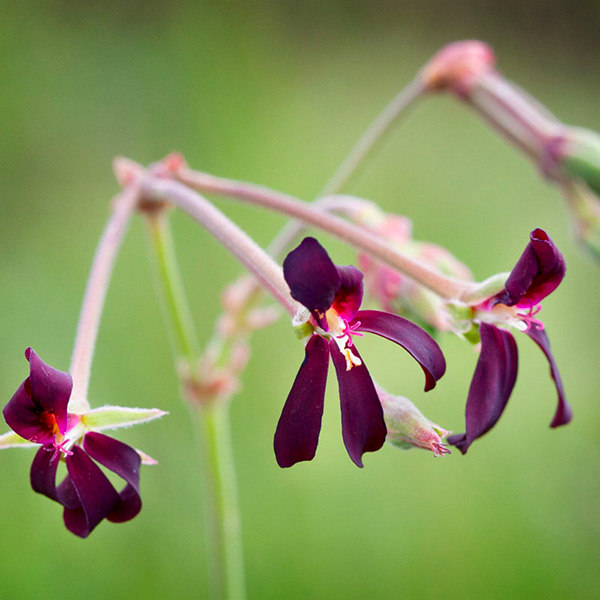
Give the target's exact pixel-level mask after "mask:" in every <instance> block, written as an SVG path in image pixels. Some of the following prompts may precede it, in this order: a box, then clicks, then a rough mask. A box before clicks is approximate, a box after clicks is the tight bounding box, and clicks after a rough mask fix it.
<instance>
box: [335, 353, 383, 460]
mask: <svg viewBox="0 0 600 600" xmlns="http://www.w3.org/2000/svg"><path fill="white" fill-rule="evenodd" d="M329 345H330V350H331V358H332V359H333V364H334V366H335V371H336V375H337V380H338V385H339V388H340V406H341V409H342V437H343V438H344V445H345V446H346V450H347V451H348V454H349V455H350V458H351V459H352V461H353V462H354V464H355V465H356V466H358V467H362V466H363V463H362V455H363V454H364V453H365V452H375V451H376V450H379V449H380V448H381V447H382V446H383V444H384V442H385V436H386V434H387V429H386V426H385V422H384V420H383V409H382V408H381V403H380V401H379V396H378V395H377V392H376V390H375V386H374V384H373V380H372V379H371V375H370V374H369V371H368V370H367V367H366V366H365V364H364V362H363V364H362V365H359V366H353V367H352V368H351V369H350V370H349V371H347V370H346V358H345V356H344V355H343V354H342V353H341V352H340V350H339V348H338V347H337V345H336V343H335V342H334V341H330V342H329ZM352 353H353V354H354V355H355V356H357V357H358V358H360V355H359V354H358V351H357V350H356V346H352Z"/></svg>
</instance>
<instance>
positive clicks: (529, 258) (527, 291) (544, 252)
mask: <svg viewBox="0 0 600 600" xmlns="http://www.w3.org/2000/svg"><path fill="white" fill-rule="evenodd" d="M529 239H530V241H529V244H527V246H526V248H525V250H524V251H523V254H522V255H521V258H519V260H518V262H517V264H516V265H515V267H514V269H513V270H512V271H511V273H510V275H509V277H508V279H507V280H506V284H505V286H504V287H505V291H504V292H502V293H500V294H499V295H498V296H497V299H496V301H497V302H501V303H502V304H506V305H507V306H514V305H515V304H518V305H519V306H526V307H533V306H535V305H536V304H538V303H539V302H540V301H541V300H543V299H544V298H545V297H546V296H547V295H548V294H550V293H551V292H553V291H554V290H555V289H556V288H557V287H558V285H559V284H560V282H561V281H562V280H563V278H564V276H565V272H566V270H567V268H566V265H565V259H564V258H563V255H562V254H561V252H560V250H559V249H558V248H557V247H556V246H555V245H554V242H553V241H552V240H551V239H550V236H549V235H548V234H547V233H546V232H545V231H544V230H543V229H535V230H534V231H532V232H531V234H530V236H529Z"/></svg>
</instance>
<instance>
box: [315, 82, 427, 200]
mask: <svg viewBox="0 0 600 600" xmlns="http://www.w3.org/2000/svg"><path fill="white" fill-rule="evenodd" d="M424 91H425V88H424V86H423V82H422V81H421V80H420V79H415V80H413V81H412V82H411V83H409V84H408V85H407V86H406V87H405V88H404V89H402V90H401V91H400V93H398V94H397V95H396V96H394V98H392V100H391V102H390V103H389V104H388V105H387V106H386V107H385V108H384V109H383V110H382V111H381V113H379V115H378V116H377V117H376V118H375V120H374V121H373V122H372V123H371V125H369V127H368V128H367V130H366V131H365V132H364V133H363V134H362V136H361V137H360V139H359V140H358V142H356V144H355V145H354V147H353V148H352V150H350V152H349V154H348V155H347V156H346V158H345V159H344V160H343V161H342V163H341V164H340V166H339V167H338V168H337V170H336V171H335V173H334V174H333V175H332V177H331V179H330V180H329V181H328V182H327V183H326V184H325V186H324V187H323V189H322V190H321V192H320V193H319V194H318V196H317V198H320V197H322V196H331V195H333V194H338V193H339V192H340V190H341V189H342V188H343V187H344V186H345V185H346V184H347V183H348V181H349V180H350V178H351V177H352V176H353V175H355V174H356V173H357V172H358V170H359V168H360V167H361V166H362V165H364V164H365V162H366V161H367V159H368V158H369V157H370V156H371V155H372V153H373V151H374V150H375V149H376V148H377V146H378V145H379V144H380V143H381V142H382V141H383V139H384V138H385V136H386V134H388V133H389V132H390V130H391V129H392V127H393V126H394V124H396V123H397V122H398V121H399V119H400V117H401V116H404V115H405V114H406V110H407V109H408V107H409V106H412V104H413V103H414V101H415V100H417V98H419V96H420V95H421V94H422V93H423V92H424Z"/></svg>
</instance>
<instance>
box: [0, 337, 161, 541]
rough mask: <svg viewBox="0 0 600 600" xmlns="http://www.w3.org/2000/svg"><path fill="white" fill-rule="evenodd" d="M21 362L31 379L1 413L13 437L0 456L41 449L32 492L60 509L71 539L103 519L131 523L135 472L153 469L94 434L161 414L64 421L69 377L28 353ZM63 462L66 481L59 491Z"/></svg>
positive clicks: (108, 414) (114, 412) (109, 411)
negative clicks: (11, 450) (117, 480)
mask: <svg viewBox="0 0 600 600" xmlns="http://www.w3.org/2000/svg"><path fill="white" fill-rule="evenodd" d="M25 357H26V358H27V360H28V361H29V364H30V373H29V377H28V378H27V379H26V380H25V381H24V382H23V383H22V384H21V385H20V386H19V388H18V389H17V391H16V392H15V394H14V395H13V397H12V398H11V400H10V401H9V402H8V404H7V405H6V406H5V407H4V410H3V414H4V418H5V420H6V422H7V423H8V425H9V426H10V428H11V429H12V430H13V432H14V433H8V434H4V435H3V436H0V448H8V447H17V446H21V447H23V446H24V445H30V446H33V445H34V444H39V445H40V448H39V449H38V451H37V453H36V455H35V457H34V459H33V464H32V465H31V472H30V480H31V487H32V488H33V490H34V491H36V492H38V493H40V494H43V495H45V496H47V497H48V498H50V499H52V500H55V501H56V502H58V503H59V504H61V505H62V506H63V509H64V510H63V518H64V522H65V525H66V527H67V529H68V530H69V531H71V532H72V533H74V534H75V535H78V536H79V537H83V538H85V537H87V536H88V535H89V534H90V533H91V531H92V530H93V529H94V528H95V527H96V526H97V525H98V524H99V523H100V522H101V521H102V520H103V519H108V520H109V521H113V522H117V523H120V522H123V521H128V520H130V519H133V518H134V517H135V516H136V515H137V514H138V513H139V512H140V510H141V507H142V501H141V497H140V465H141V464H142V463H145V464H155V462H156V461H153V459H151V458H150V457H148V456H146V455H145V454H143V453H141V452H139V451H137V450H135V449H133V448H131V447H130V446H128V445H126V444H124V443H122V442H119V441H117V440H115V439H113V438H111V437H108V436H106V435H104V434H102V433H98V432H99V431H102V430H106V429H115V428H117V427H125V426H128V425H132V424H134V423H140V422H144V421H149V420H152V419H156V418H159V417H161V416H163V415H165V414H166V413H165V412H163V411H160V410H157V409H150V410H145V409H127V408H120V407H115V406H105V407H102V408H99V409H95V410H90V411H88V412H86V413H83V414H72V413H69V412H68V403H69V398H70V396H71V390H72V387H73V382H72V380H71V376H70V375H69V374H68V373H63V372H62V371H58V370H57V369H54V368H53V367H51V366H49V365H47V364H46V363H44V362H43V361H42V360H41V358H40V357H39V356H38V355H37V354H36V353H35V352H34V351H33V350H32V349H31V348H28V349H27V350H26V351H25ZM62 458H64V462H65V463H66V468H67V475H66V476H65V478H64V479H63V481H62V482H61V483H60V484H59V485H58V486H57V485H56V472H57V469H58V466H59V463H60V462H61V459H62ZM96 463H99V464H100V465H102V466H103V467H105V468H107V469H109V470H110V471H112V472H113V473H116V474H117V475H118V476H119V477H121V478H122V479H124V480H125V483H126V485H125V487H124V488H123V489H122V490H121V491H120V492H117V490H116V489H115V488H114V486H113V485H112V483H111V482H110V481H109V479H108V478H107V477H106V475H105V474H104V473H103V472H102V470H101V469H100V467H99V466H98V465H97V464H96Z"/></svg>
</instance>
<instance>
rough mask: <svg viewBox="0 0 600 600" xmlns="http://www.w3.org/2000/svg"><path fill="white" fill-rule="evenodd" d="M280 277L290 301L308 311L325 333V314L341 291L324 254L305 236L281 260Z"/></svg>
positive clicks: (327, 255) (338, 278)
mask: <svg viewBox="0 0 600 600" xmlns="http://www.w3.org/2000/svg"><path fill="white" fill-rule="evenodd" d="M283 276H284V278H285V280H286V282H287V284H288V285H289V286H290V292H291V294H292V298H294V300H297V301H298V302H300V304H303V305H304V306H306V308H308V310H309V311H310V312H311V314H312V316H313V317H314V318H315V319H316V321H317V323H318V324H319V326H320V327H322V328H323V329H324V330H325V331H327V330H328V326H327V320H326V319H325V313H326V312H327V310H328V309H329V308H331V305H332V304H333V301H334V299H335V295H336V293H337V291H338V290H339V289H340V285H341V283H342V278H341V276H340V274H339V272H338V270H337V268H336V266H335V265H334V264H333V261H332V260H331V258H329V254H327V251H326V250H325V248H323V246H321V244H319V242H317V240H315V238H312V237H307V238H304V240H302V243H301V244H300V245H299V246H298V247H297V248H296V249H295V250H292V251H291V252H290V253H289V254H288V255H287V256H286V257H285V260H284V261H283Z"/></svg>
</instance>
